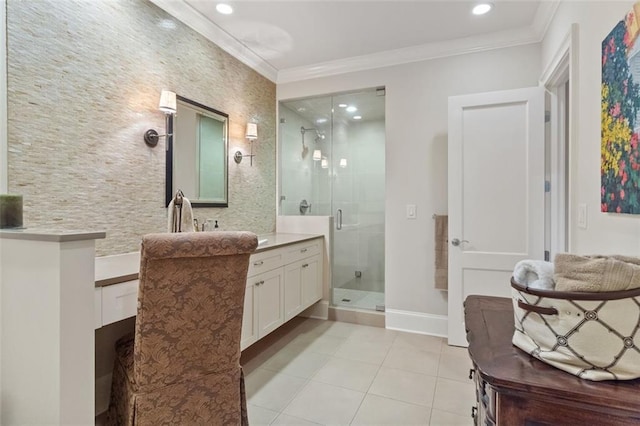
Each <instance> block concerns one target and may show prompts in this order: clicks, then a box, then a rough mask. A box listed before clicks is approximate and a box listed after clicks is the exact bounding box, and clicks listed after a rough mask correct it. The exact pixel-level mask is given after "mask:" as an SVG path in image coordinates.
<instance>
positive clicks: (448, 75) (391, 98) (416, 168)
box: [277, 44, 541, 332]
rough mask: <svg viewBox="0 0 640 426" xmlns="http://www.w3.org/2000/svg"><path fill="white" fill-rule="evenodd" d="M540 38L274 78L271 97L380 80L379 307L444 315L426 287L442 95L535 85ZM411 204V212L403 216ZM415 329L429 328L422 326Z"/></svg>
mask: <svg viewBox="0 0 640 426" xmlns="http://www.w3.org/2000/svg"><path fill="white" fill-rule="evenodd" d="M540 69H541V68H540V45H537V44H536V45H526V46H518V47H512V48H507V49H499V50H492V51H487V52H480V53H473V54H467V55H460V56H455V57H449V58H442V59H436V60H431V61H423V62H416V63H412V64H405V65H399V66H393V67H387V68H380V69H376V70H369V71H362V72H354V73H348V74H343V75H337V76H332V77H326V78H319V79H314V80H308V81H301V82H293V83H286V84H279V85H278V86H277V98H278V99H279V100H283V99H291V98H297V97H304V96H313V95H320V94H326V93H335V92H342V91H352V90H354V89H361V88H368V87H377V86H385V87H386V89H387V92H386V94H387V95H386V154H385V155H386V182H385V184H386V195H385V220H386V228H385V239H386V250H385V255H386V273H385V281H386V301H385V303H386V307H387V309H392V310H396V311H404V312H411V313H417V314H419V315H426V316H429V315H435V316H444V315H446V314H447V294H446V292H442V291H438V290H435V289H434V284H433V270H434V267H433V265H434V257H435V254H434V248H433V239H434V235H433V234H434V232H433V228H434V224H433V219H432V217H431V215H432V214H433V213H445V212H446V210H447V183H446V182H447V102H448V97H449V96H452V95H460V94H465V93H475V92H484V91H492V90H502V89H510V88H518V87H527V86H536V85H537V81H538V77H539V75H540ZM406 204H416V205H417V212H418V218H417V219H416V220H408V219H406V218H405V214H406ZM421 328H422V329H416V331H422V332H429V331H430V330H428V329H426V328H428V326H426V327H421Z"/></svg>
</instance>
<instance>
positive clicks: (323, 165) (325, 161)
mask: <svg viewBox="0 0 640 426" xmlns="http://www.w3.org/2000/svg"><path fill="white" fill-rule="evenodd" d="M320 166H321V167H322V168H323V169H327V168H329V161H327V157H322V162H320Z"/></svg>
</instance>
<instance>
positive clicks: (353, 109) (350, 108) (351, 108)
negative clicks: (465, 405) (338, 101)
mask: <svg viewBox="0 0 640 426" xmlns="http://www.w3.org/2000/svg"><path fill="white" fill-rule="evenodd" d="M357 110H358V108H356V107H354V106H350V107H347V112H356V111H357Z"/></svg>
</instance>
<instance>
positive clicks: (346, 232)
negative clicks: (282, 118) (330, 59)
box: [332, 90, 385, 310]
mask: <svg viewBox="0 0 640 426" xmlns="http://www.w3.org/2000/svg"><path fill="white" fill-rule="evenodd" d="M332 139H333V144H332V146H333V158H332V169H333V174H332V176H333V182H332V206H333V212H334V224H335V229H334V234H333V235H334V237H333V263H332V275H333V278H332V287H333V291H332V293H333V304H334V305H335V306H344V307H351V308H357V309H377V310H384V187H385V184H384V182H385V155H384V154H385V124H384V96H383V94H381V93H380V91H378V90H369V91H365V92H361V93H350V94H342V95H336V96H334V97H333V138H332Z"/></svg>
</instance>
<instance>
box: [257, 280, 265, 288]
mask: <svg viewBox="0 0 640 426" xmlns="http://www.w3.org/2000/svg"><path fill="white" fill-rule="evenodd" d="M262 284H264V280H262V281H258V282H257V283H256V287H257V286H259V285H262Z"/></svg>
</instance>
